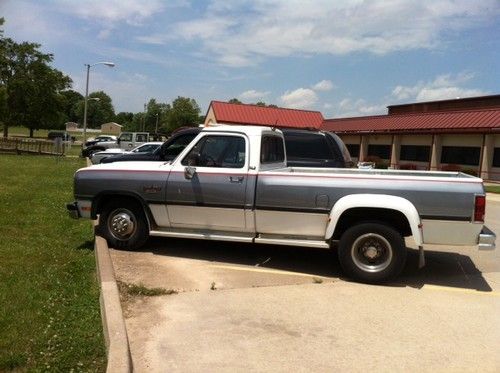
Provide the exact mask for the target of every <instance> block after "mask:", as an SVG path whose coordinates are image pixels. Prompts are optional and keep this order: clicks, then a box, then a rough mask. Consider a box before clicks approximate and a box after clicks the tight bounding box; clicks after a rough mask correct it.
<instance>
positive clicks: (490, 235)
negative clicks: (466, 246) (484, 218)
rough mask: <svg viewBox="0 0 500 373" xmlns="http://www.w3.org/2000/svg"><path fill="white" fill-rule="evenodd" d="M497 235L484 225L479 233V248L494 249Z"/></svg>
mask: <svg viewBox="0 0 500 373" xmlns="http://www.w3.org/2000/svg"><path fill="white" fill-rule="evenodd" d="M496 238H497V236H496V235H495V233H494V232H492V231H491V230H490V229H489V228H488V227H486V226H484V227H483V230H482V231H481V233H480V234H479V242H478V245H479V246H478V248H479V250H494V249H495V247H496V246H495V240H496Z"/></svg>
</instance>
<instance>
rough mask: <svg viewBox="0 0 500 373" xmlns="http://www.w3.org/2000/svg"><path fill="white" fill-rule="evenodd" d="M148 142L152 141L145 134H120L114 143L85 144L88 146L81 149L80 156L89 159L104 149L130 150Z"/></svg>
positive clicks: (109, 140) (110, 141) (107, 140)
mask: <svg viewBox="0 0 500 373" xmlns="http://www.w3.org/2000/svg"><path fill="white" fill-rule="evenodd" d="M148 141H152V139H151V138H150V135H149V133H147V132H122V133H121V134H120V136H119V137H118V139H116V141H113V140H112V139H106V140H105V141H98V142H87V143H88V144H89V145H88V146H86V147H85V148H84V149H82V156H83V157H90V156H92V154H94V153H97V152H102V151H104V150H106V149H124V150H132V149H133V148H135V147H137V146H138V145H141V144H144V143H145V142H148ZM87 143H86V144H87Z"/></svg>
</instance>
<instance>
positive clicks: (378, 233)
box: [338, 223, 406, 283]
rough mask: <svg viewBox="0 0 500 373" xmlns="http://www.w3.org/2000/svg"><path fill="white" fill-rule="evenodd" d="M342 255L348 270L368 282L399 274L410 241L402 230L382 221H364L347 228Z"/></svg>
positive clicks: (343, 237) (342, 262)
mask: <svg viewBox="0 0 500 373" xmlns="http://www.w3.org/2000/svg"><path fill="white" fill-rule="evenodd" d="M338 256H339V261H340V265H341V266H342V269H343V270H344V272H345V273H346V274H347V275H349V276H350V277H352V278H354V279H355V280H358V281H361V282H367V283H377V282H383V281H387V280H389V279H391V278H394V277H396V276H397V275H398V274H399V273H400V272H401V271H402V269H403V268H404V265H405V262H406V245H405V242H404V239H403V237H402V236H401V234H400V233H399V232H397V231H396V230H395V229H393V228H391V227H390V226H387V225H384V224H381V223H362V224H358V225H355V226H353V227H351V228H349V229H348V230H346V231H345V232H344V234H343V235H342V237H341V238H340V241H339V246H338Z"/></svg>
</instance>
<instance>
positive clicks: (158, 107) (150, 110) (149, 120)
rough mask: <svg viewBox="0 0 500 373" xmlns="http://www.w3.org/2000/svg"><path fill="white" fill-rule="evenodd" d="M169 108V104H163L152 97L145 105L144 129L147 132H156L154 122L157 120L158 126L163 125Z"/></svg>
mask: <svg viewBox="0 0 500 373" xmlns="http://www.w3.org/2000/svg"><path fill="white" fill-rule="evenodd" d="M170 110H171V106H170V104H163V103H160V102H156V99H154V98H152V99H150V100H149V102H148V103H147V105H146V114H145V117H144V126H143V128H144V130H145V131H149V132H156V123H157V121H158V128H162V127H164V124H165V123H166V120H167V115H168V112H169V111H170Z"/></svg>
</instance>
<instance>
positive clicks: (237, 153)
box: [181, 135, 245, 168]
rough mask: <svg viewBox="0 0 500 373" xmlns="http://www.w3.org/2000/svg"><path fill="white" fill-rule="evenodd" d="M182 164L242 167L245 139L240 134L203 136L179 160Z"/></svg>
mask: <svg viewBox="0 0 500 373" xmlns="http://www.w3.org/2000/svg"><path fill="white" fill-rule="evenodd" d="M181 164H182V165H184V166H200V167H222V168H242V167H243V166H244V165H245V139H244V138H243V137H240V136H216V135H214V136H205V137H203V138H201V139H200V141H198V143H197V144H196V145H195V147H194V148H193V149H191V151H190V152H189V153H188V154H187V155H186V157H184V159H183V160H182V162H181Z"/></svg>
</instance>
